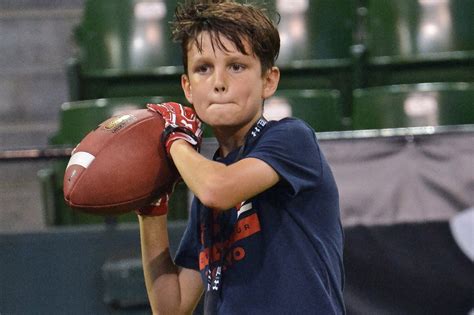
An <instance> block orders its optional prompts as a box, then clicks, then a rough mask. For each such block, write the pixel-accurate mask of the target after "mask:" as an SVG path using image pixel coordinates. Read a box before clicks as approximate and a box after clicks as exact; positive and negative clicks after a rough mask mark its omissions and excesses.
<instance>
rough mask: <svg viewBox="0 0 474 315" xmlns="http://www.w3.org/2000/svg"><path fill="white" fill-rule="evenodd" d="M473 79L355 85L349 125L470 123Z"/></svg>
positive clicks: (473, 109)
mask: <svg viewBox="0 0 474 315" xmlns="http://www.w3.org/2000/svg"><path fill="white" fill-rule="evenodd" d="M473 102H474V83H463V82H458V83H420V84H406V85H391V86H383V87H371V88H366V89H356V90H355V91H354V103H353V104H354V108H353V120H352V123H353V128H354V129H382V128H402V127H419V126H440V125H461V124H474V106H473Z"/></svg>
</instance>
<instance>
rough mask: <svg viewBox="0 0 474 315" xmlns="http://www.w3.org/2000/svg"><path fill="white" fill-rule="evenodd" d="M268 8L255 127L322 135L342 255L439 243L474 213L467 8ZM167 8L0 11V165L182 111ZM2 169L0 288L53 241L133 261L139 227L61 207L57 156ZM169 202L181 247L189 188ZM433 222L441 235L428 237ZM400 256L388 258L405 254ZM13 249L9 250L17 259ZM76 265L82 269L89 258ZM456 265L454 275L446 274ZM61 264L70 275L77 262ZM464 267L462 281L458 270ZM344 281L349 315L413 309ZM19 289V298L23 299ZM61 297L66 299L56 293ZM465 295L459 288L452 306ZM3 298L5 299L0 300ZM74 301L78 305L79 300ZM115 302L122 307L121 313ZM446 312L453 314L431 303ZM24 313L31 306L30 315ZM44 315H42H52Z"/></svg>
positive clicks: (29, 1)
mask: <svg viewBox="0 0 474 315" xmlns="http://www.w3.org/2000/svg"><path fill="white" fill-rule="evenodd" d="M259 1H260V2H261V0H258V1H255V2H259ZM265 2H266V3H267V7H268V8H269V9H270V10H275V9H276V10H277V11H278V12H279V13H280V15H281V21H280V23H279V26H278V28H279V31H280V35H281V52H280V56H279V59H278V66H279V67H280V68H281V74H282V78H281V82H280V88H279V91H278V92H277V94H276V95H275V96H274V97H272V98H271V99H269V100H267V101H266V105H265V106H266V107H265V115H266V117H267V118H269V119H279V118H281V117H284V116H295V117H299V118H302V119H304V120H306V121H307V122H308V123H309V124H311V125H312V126H313V128H314V129H315V130H316V132H317V134H318V137H319V139H320V143H321V147H322V148H323V150H324V152H325V153H326V155H327V157H328V160H329V162H330V164H331V165H332V167H333V170H334V173H335V176H336V180H337V181H338V185H339V189H340V195H341V211H342V219H343V224H344V226H345V229H346V233H347V235H348V237H347V239H348V241H350V242H354V244H355V245H357V244H358V243H357V242H361V241H360V239H362V238H364V237H365V239H364V241H363V242H362V243H364V242H365V243H367V233H368V235H369V236H370V237H372V236H373V237H375V238H377V237H379V235H382V236H380V237H381V238H382V239H383V238H387V237H386V236H385V235H386V234H385V233H387V231H389V230H390V233H401V235H403V234H405V233H407V232H406V231H407V230H406V229H410V228H411V227H412V225H413V228H414V229H415V230H413V231H416V233H421V234H416V233H415V232H413V233H415V234H416V235H418V236H419V237H420V238H419V239H423V236H422V233H423V231H424V227H426V230H427V231H430V232H429V233H434V232H433V231H435V232H436V231H439V230H442V231H444V232H446V231H445V226H444V227H442V228H439V226H438V225H439V224H444V225H446V224H447V222H448V220H449V219H450V218H451V217H453V216H455V215H456V214H458V213H460V212H462V211H463V210H464V209H467V208H469V207H471V206H473V205H474V196H473V194H472V188H473V187H474V167H473V166H472V165H474V140H473V139H474V32H473V30H474V19H473V16H472V12H474V1H472V0H418V1H415V0H353V1H349V0H293V1H289V0H268V1H265ZM175 4H176V1H174V0H120V1H118V0H3V1H0V51H1V53H0V70H1V71H0V153H1V151H6V150H11V149H19V150H22V149H26V148H40V149H41V148H45V147H52V146H54V147H55V148H56V147H58V146H60V147H65V148H71V147H73V146H74V145H76V144H77V143H78V142H79V141H80V139H82V137H84V136H85V134H86V133H87V132H88V131H89V130H91V129H93V128H94V127H95V126H96V125H97V124H98V123H99V122H101V121H103V120H105V118H107V117H109V116H110V115H113V114H116V113H118V112H120V111H122V110H126V109H129V108H140V107H144V105H145V103H146V102H149V101H161V100H175V101H176V100H178V101H180V102H183V103H186V101H185V99H184V97H183V94H182V92H181V88H180V81H179V77H180V74H181V73H182V67H181V52H180V49H179V46H178V45H177V44H175V43H172V42H171V41H170V39H169V35H170V31H169V25H168V21H169V20H170V19H171V18H172V15H173V12H174V6H175ZM205 136H206V137H207V138H206V141H205V144H204V148H203V149H204V151H205V152H207V154H209V152H212V149H213V148H214V147H215V145H216V143H215V141H214V140H213V138H212V133H211V132H210V131H209V130H207V131H206V133H205ZM0 157H1V159H0V174H1V175H2V178H3V181H2V182H1V183H0V202H1V203H0V234H2V233H4V235H7V236H8V237H5V238H3V239H1V238H2V236H1V235H0V239H1V240H0V248H3V246H5V247H7V246H9V247H8V248H9V251H8V252H7V253H8V255H9V256H7V257H8V260H7V261H6V264H5V265H2V266H1V267H2V268H0V270H2V271H0V276H1V277H2V278H0V279H1V280H2V281H0V282H2V283H7V282H8V281H13V280H11V279H10V278H7V277H6V276H5V275H4V274H3V273H4V271H3V270H5V269H4V268H3V267H5V268H6V267H8V268H12V266H13V265H15V263H16V262H17V261H18V260H20V259H25V257H24V256H25V252H27V250H28V246H29V242H31V241H32V240H37V243H34V244H37V245H34V246H36V247H35V248H36V249H34V250H32V253H33V255H34V257H35V258H36V259H46V258H44V257H42V256H41V250H40V249H41V248H43V247H42V246H46V245H45V244H46V243H41V242H53V243H54V242H56V243H54V244H57V245H55V246H58V247H55V248H56V249H57V250H59V251H61V250H62V249H65V248H66V247H67V246H68V245H67V244H65V243H64V242H63V243H61V241H60V240H59V237H60V236H64V235H66V237H68V239H70V244H75V245H77V246H78V248H86V247H87V246H88V243H87V239H88V237H87V235H88V233H89V235H90V233H92V234H93V235H95V237H97V239H99V241H97V239H96V238H94V242H100V238H101V237H105V238H107V237H110V234H109V233H112V234H113V235H114V236H113V237H117V241H118V240H120V241H124V240H128V241H129V242H130V244H132V245H130V246H132V247H134V246H138V243H137V239H136V232H137V231H136V226H134V225H133V224H134V222H136V219H135V217H134V216H133V215H126V216H121V217H118V218H107V219H104V218H100V217H94V216H90V215H84V214H79V213H76V212H73V211H72V210H71V209H69V208H68V207H67V206H66V205H65V204H64V202H63V201H62V190H61V189H62V188H61V182H62V173H63V171H64V168H65V165H66V163H67V154H63V156H62V158H54V159H53V158H51V159H47V158H44V157H43V158H41V159H35V158H29V159H26V158H25V159H22V158H18V159H11V158H10V159H7V156H6V155H0ZM382 187H388V188H387V189H385V190H384V189H381V188H382ZM173 198H174V199H173V201H172V205H173V206H174V208H175V211H174V212H173V216H172V217H171V218H172V219H173V220H176V230H173V231H174V232H173V233H175V235H179V233H181V232H182V228H183V225H182V221H179V220H185V219H186V216H187V207H186V206H187V204H188V199H187V198H188V196H187V191H186V187H184V186H183V185H181V186H180V187H178V189H177V193H176V194H175V196H174V197H173ZM104 222H108V225H105V226H104V225H103V223H104ZM431 222H437V223H436V224H435V225H436V226H435V227H434V228H433V227H430V224H431ZM439 222H441V223H439ZM117 224H118V225H117ZM122 224H125V225H122ZM127 224H131V225H130V226H129V225H127ZM400 224H401V225H402V226H401V227H399V225H400ZM404 224H405V225H406V226H403V225H404ZM420 224H421V225H420ZM88 225H90V226H88ZM123 226H125V230H124V229H123V228H122V227H123ZM372 226H374V230H372V229H371V227H372ZM68 227H71V228H72V229H75V230H74V231H73V232H71V230H68ZM384 227H387V229H389V230H384ZM365 229H369V231H368V232H367V230H365ZM91 231H93V232H91ZM361 231H362V232H361ZM444 232H443V233H444ZM448 232H449V231H448ZM448 232H446V233H448ZM16 233H18V234H16ZM22 233H24V234H22ZM94 233H95V234H94ZM114 233H117V234H114ZM353 233H366V234H353ZM371 233H373V234H371ZM15 235H17V237H16V236H15ZM54 235H56V236H57V237H56V238H55V237H54ZM74 235H76V236H77V238H76V239H74ZM389 235H392V236H393V235H395V234H389ZM433 235H434V234H433ZM359 236H360V238H359ZM362 236H363V237H362ZM370 237H369V239H370ZM178 239H179V237H178V236H176V237H175V238H174V242H175V243H176V242H177V240H178ZM415 240H416V236H415ZM405 241H406V240H404V242H405ZM390 242H391V243H390ZM393 242H395V241H394V240H392V239H391V238H390V241H387V243H390V244H391V245H393ZM404 242H400V243H399V244H398V245H399V246H401V245H400V244H402V245H403V246H406V244H405V243H404ZM375 243H376V242H375ZM395 243H396V242H395ZM414 243H416V242H414ZM32 244H33V243H32ZM390 244H389V245H390ZM452 244H454V241H453V242H452ZM452 244H451V245H452ZM115 245H116V244H115ZM115 245H114V246H115ZM175 245H176V244H173V246H175ZM355 245H354V246H355ZM376 245H377V244H376ZM444 245H446V244H444ZM444 245H443V246H444ZM448 245H449V244H448ZM448 245H446V246H448ZM11 246H18V248H19V249H18V250H19V252H16V251H15V250H12V247H11ZM114 246H112V247H113V248H115V247H114ZM367 246H368V245H367ZM374 246H375V245H374ZM377 246H378V245H377ZM417 246H421V245H417ZM440 246H441V245H440ZM449 246H450V245H449ZM375 247H376V246H375ZM375 247H374V249H373V250H376V248H375ZM98 248H99V250H100V251H102V252H103V253H104V257H102V258H100V259H99V258H97V257H95V258H94V259H95V260H93V261H94V264H95V265H94V268H95V267H97V266H101V264H103V263H104V259H106V258H107V259H108V261H109V265H108V266H109V267H110V259H109V258H110V257H109V256H107V255H108V254H109V253H110V255H112V256H113V254H112V249H111V247H110V246H108V245H104V246H103V247H101V246H98ZM368 250H369V251H370V249H368ZM83 252H84V253H85V254H84V255H85V256H84V257H82V258H78V259H80V261H81V262H86V261H87V259H88V257H89V258H90V257H92V255H94V252H93V251H83ZM132 252H134V251H132ZM18 253H20V254H21V255H18ZM106 254H107V255H106ZM457 254H460V252H459V253H456V254H454V256H455V258H453V259H452V260H451V261H450V263H455V261H456V257H458V256H456V255H457ZM68 255H69V256H67V257H68V258H67V259H72V257H73V256H74V253H70V252H68ZM118 256H121V257H122V258H123V256H125V257H128V256H127V255H118ZM348 257H351V258H350V259H353V261H351V262H355V260H356V259H362V260H361V261H363V259H364V258H365V257H359V256H357V253H354V252H353V251H352V248H351V251H350V252H348ZM459 257H462V254H460V255H459ZM64 259H66V258H64ZM417 259H419V260H420V261H423V259H426V257H418V258H417ZM460 259H461V261H462V263H461V264H462V266H463V267H462V268H465V267H464V266H466V265H467V264H466V261H464V260H463V259H462V258H460ZM118 261H120V260H118ZM358 262H360V261H358ZM2 263H3V261H2ZM113 263H114V261H113V260H112V267H114V265H113ZM365 263H366V264H367V262H365ZM369 263H370V262H369ZM408 264H410V262H408ZM25 266H26V265H25ZM121 266H122V267H120V266H119V267H117V268H118V269H117V270H119V271H120V270H121V272H125V271H127V270H128V271H131V270H136V268H137V267H136V266H137V265H134V263H131V264H125V265H121ZM138 266H139V265H138ZM350 266H353V265H350ZM29 267H30V266H29ZM121 268H122V269H121ZM127 268H129V269H127ZM134 268H135V269H134ZM138 268H139V267H138ZM112 269H113V268H112ZM107 270H109V271H110V269H107ZM113 270H115V269H113ZM348 270H349V274H348V283H349V293H348V296H347V298H348V300H349V302H350V303H351V304H350V306H349V308H348V311H349V313H350V314H364V312H363V310H366V311H367V310H368V309H371V310H372V311H374V310H377V312H376V313H377V314H389V313H391V312H392V313H393V312H402V313H403V312H404V311H407V310H409V307H408V306H407V305H405V306H404V305H400V306H399V308H396V307H395V306H394V305H395V304H396V302H394V301H385V302H386V304H383V303H382V304H383V306H384V307H386V309H385V310H384V309H377V307H378V306H377V307H376V306H375V304H376V303H375V302H373V304H371V303H370V302H368V301H367V300H365V299H366V298H367V297H364V296H357V295H354V294H355V293H354V292H356V291H357V290H361V289H362V288H363V287H364V282H363V281H362V280H360V279H358V278H357V277H355V275H356V274H357V272H358V271H357V270H353V269H352V267H350V268H348ZM463 270H464V269H463ZM465 270H467V273H468V274H472V273H473V271H472V269H470V268H466V269H465ZM48 272H52V271H50V270H48ZM83 272H85V273H86V274H88V275H89V276H91V274H90V273H91V272H94V273H95V274H94V276H93V277H92V276H91V277H89V278H88V279H89V280H88V281H89V282H88V283H87V284H84V286H86V287H92V286H97V282H98V281H102V280H100V279H98V278H100V277H99V276H98V274H99V273H100V271H98V270H95V271H94V270H92V271H83ZM104 272H105V271H103V270H102V275H104ZM430 276H431V274H430ZM112 277H113V275H112ZM126 278H127V277H124V279H126ZM356 278H357V279H356ZM3 280H5V281H3ZM27 280H28V279H24V282H21V281H20V282H19V283H18V285H17V286H15V290H17V291H15V290H14V291H13V292H20V291H21V290H22V288H21V286H22V284H23V283H28V282H27ZM129 280H130V279H129ZM353 280H354V282H351V281H353ZM356 280H357V281H356ZM359 280H360V281H359ZM43 281H44V279H43ZM74 281H76V282H77V281H79V278H77V279H76V278H74ZM358 281H359V282H358ZM101 283H102V282H101ZM118 283H120V281H119V282H118ZM109 284H110V283H109ZM55 285H57V287H58V288H60V287H61V286H62V285H65V283H64V282H63V280H61V279H56V282H55ZM102 285H104V284H103V283H102ZM140 285H142V283H138V284H137V287H138V288H140ZM32 288H37V287H35V286H32ZM472 288H473V286H472V285H471V286H469V285H466V284H463V287H462V288H460V289H459V290H460V291H459V292H463V293H464V292H466V291H467V290H470V289H472ZM5 289H6V287H3V284H2V287H0V292H2V291H4V290H5ZM114 289H116V288H114ZM400 289H401V288H400ZM116 290H117V291H113V292H112V293H111V292H108V293H107V294H112V295H113V294H116V293H117V292H118V291H119V290H118V289H116ZM463 290H464V291H463ZM54 292H55V291H54V289H52V290H51V294H54ZM140 292H141V291H140ZM117 294H118V293H117ZM445 294H446V292H445ZM9 296H12V295H9ZM81 298H83V299H84V301H86V300H87V298H89V296H88V295H87V293H86V294H83V295H81ZM108 298H109V300H107V299H105V300H107V301H108V302H107V303H108V304H107V305H108V306H107V307H105V306H104V305H103V303H102V302H101V300H100V299H102V297H100V299H99V300H97V297H96V300H94V302H93V303H90V305H88V304H87V303H86V302H84V303H85V304H83V305H82V307H83V309H81V311H80V312H79V313H83V312H86V313H91V312H98V313H103V312H105V309H108V311H109V312H112V313H123V314H125V313H131V314H138V313H139V312H142V311H143V310H142V307H143V301H142V300H140V301H139V303H138V302H137V303H138V304H137V305H138V309H135V308H134V306H133V301H132V302H130V299H128V300H127V297H123V296H120V294H118V297H117V299H119V300H113V297H110V296H109V297H108ZM120 299H123V300H125V301H128V302H126V303H131V305H129V304H127V305H125V306H123V305H121V304H120ZM123 300H122V302H123ZM450 301H454V299H453V300H450V299H449V298H448V299H447V300H442V301H441V302H440V303H445V304H446V303H449V302H450ZM456 301H458V300H456ZM145 302H146V301H145ZM385 302H384V303H385ZM71 303H72V302H71ZM140 303H141V304H140ZM425 303H427V304H428V303H429V302H428V301H425ZM432 303H435V304H433V305H435V306H433V305H431V306H427V307H428V308H427V309H425V311H426V312H423V310H420V309H412V311H413V314H418V313H419V314H422V313H430V314H434V313H433V312H432V311H433V310H435V311H436V310H438V311H441V310H445V309H443V308H442V305H444V304H441V306H440V305H438V304H436V301H432ZM467 304H469V303H467ZM467 304H466V305H467ZM52 305H55V304H54V303H53V304H52ZM78 305H79V304H78V303H75V304H74V303H73V304H71V307H79V306H78ZM466 305H464V304H463V305H462V306H459V308H454V309H452V310H453V312H451V313H453V314H461V313H462V311H464V310H465V309H468V308H469V307H468V306H466ZM16 306H17V307H18V309H21V310H25V309H23V308H22V307H21V306H19V305H18V304H17V305H16ZM30 306H31V305H29V304H28V303H26V304H25V308H26V309H27V308H28V307H30ZM12 307H13V308H12ZM14 307H15V305H14V302H9V301H7V297H4V296H3V294H2V297H1V298H0V314H4V313H6V314H9V313H15V309H14ZM371 307H372V308H371ZM390 307H394V308H393V309H390ZM403 307H406V308H405V309H404V308H403ZM429 307H431V308H429ZM454 307H456V306H454ZM472 307H474V305H473V306H472ZM18 309H17V310H18ZM41 310H42V311H43V312H46V310H48V305H42V309H41ZM91 310H92V311H91ZM427 310H430V312H428V311H427ZM21 313H24V312H23V311H21ZM435 313H436V312H435ZM440 313H442V312H440Z"/></svg>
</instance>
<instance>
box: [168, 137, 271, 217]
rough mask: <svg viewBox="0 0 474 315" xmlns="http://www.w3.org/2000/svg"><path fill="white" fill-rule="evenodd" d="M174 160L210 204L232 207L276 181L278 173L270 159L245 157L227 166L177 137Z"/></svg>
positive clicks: (189, 183) (194, 187) (201, 196)
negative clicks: (268, 162)
mask: <svg viewBox="0 0 474 315" xmlns="http://www.w3.org/2000/svg"><path fill="white" fill-rule="evenodd" d="M170 153H171V156H172V158H173V162H174V164H175V165H176V167H177V169H178V171H179V173H180V174H181V177H182V178H183V180H184V181H185V183H186V185H187V186H188V187H189V189H191V190H192V192H193V193H194V194H195V195H196V196H197V197H198V198H199V200H200V201H201V202H202V203H203V204H204V205H206V206H208V207H211V208H215V209H221V210H224V209H229V208H232V207H234V206H235V205H236V204H238V203H240V202H242V201H244V200H247V199H249V198H251V197H253V196H255V195H257V194H259V193H261V192H262V191H265V190H267V189H268V188H270V187H272V186H273V185H275V184H276V183H277V182H278V181H279V180H280V178H279V175H278V173H277V172H276V171H275V170H274V169H273V168H272V167H270V166H269V165H268V164H267V163H265V162H263V161H261V160H259V159H255V158H244V159H242V160H240V161H238V162H236V163H233V164H231V165H229V166H226V165H224V164H222V163H218V162H215V161H211V160H208V159H206V158H205V157H203V156H202V155H200V154H199V153H197V152H196V151H195V150H194V149H193V148H192V147H191V146H190V145H189V144H188V143H187V142H185V141H182V140H179V141H175V142H174V143H173V145H172V146H171V150H170Z"/></svg>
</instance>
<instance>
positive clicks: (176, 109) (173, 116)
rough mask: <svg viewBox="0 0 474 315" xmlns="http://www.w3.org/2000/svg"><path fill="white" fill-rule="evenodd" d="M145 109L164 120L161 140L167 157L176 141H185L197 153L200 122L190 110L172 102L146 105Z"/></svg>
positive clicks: (199, 143) (200, 138)
mask: <svg viewBox="0 0 474 315" xmlns="http://www.w3.org/2000/svg"><path fill="white" fill-rule="evenodd" d="M147 108H148V109H149V110H151V111H154V112H156V113H158V114H160V115H161V116H162V117H163V119H164V120H165V130H164V131H163V134H162V139H163V144H164V146H165V149H166V153H167V154H168V156H169V157H170V149H171V145H172V144H173V142H174V141H176V140H178V139H182V140H185V141H187V142H188V143H189V144H191V145H192V146H193V147H194V148H195V149H196V150H197V151H199V148H200V146H201V140H202V129H201V121H200V120H199V119H198V118H197V116H196V113H195V112H194V110H193V109H192V108H190V107H187V106H183V105H181V104H178V103H174V102H168V103H161V104H147Z"/></svg>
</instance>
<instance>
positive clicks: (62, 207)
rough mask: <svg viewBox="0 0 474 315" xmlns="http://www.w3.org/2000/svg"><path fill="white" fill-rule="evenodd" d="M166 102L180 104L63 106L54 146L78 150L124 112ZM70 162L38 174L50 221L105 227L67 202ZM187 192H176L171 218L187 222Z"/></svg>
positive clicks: (117, 101)
mask: <svg viewBox="0 0 474 315" xmlns="http://www.w3.org/2000/svg"><path fill="white" fill-rule="evenodd" d="M163 101H179V102H183V100H180V99H177V98H176V97H166V96H153V97H128V98H114V99H95V100H85V101H77V102H67V103H64V104H63V105H62V106H61V113H60V124H59V130H58V132H57V133H56V134H55V135H53V136H52V137H51V139H50V144H52V145H65V146H75V145H76V144H78V143H79V142H80V141H81V140H82V138H84V137H85V136H86V134H87V133H88V132H89V131H91V130H93V129H94V128H96V127H97V126H98V125H99V124H100V123H101V122H102V121H104V120H106V119H107V118H109V117H111V116H113V115H116V114H119V113H120V112H121V111H124V110H130V109H139V108H145V106H146V104H147V103H159V102H163ZM67 162H68V161H55V162H53V163H52V164H51V166H50V168H48V169H43V170H41V171H40V172H39V173H38V178H39V181H40V183H41V190H42V202H43V210H44V213H45V216H46V221H47V222H48V224H51V225H65V224H89V223H102V222H104V218H103V217H97V216H92V215H87V214H83V213H79V212H77V211H73V210H71V209H70V208H69V207H68V206H67V205H66V204H65V203H64V200H63V192H62V181H63V176H64V170H65V168H66V165H67ZM187 203H188V200H187V190H186V187H185V186H184V184H179V185H178V186H177V187H176V188H175V193H174V194H173V196H172V198H171V201H170V209H173V211H170V214H169V218H170V219H171V220H174V219H186V218H187ZM108 219H109V220H111V221H117V220H118V221H119V222H123V221H135V220H136V215H135V214H134V213H131V214H125V215H121V216H118V217H114V218H108Z"/></svg>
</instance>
